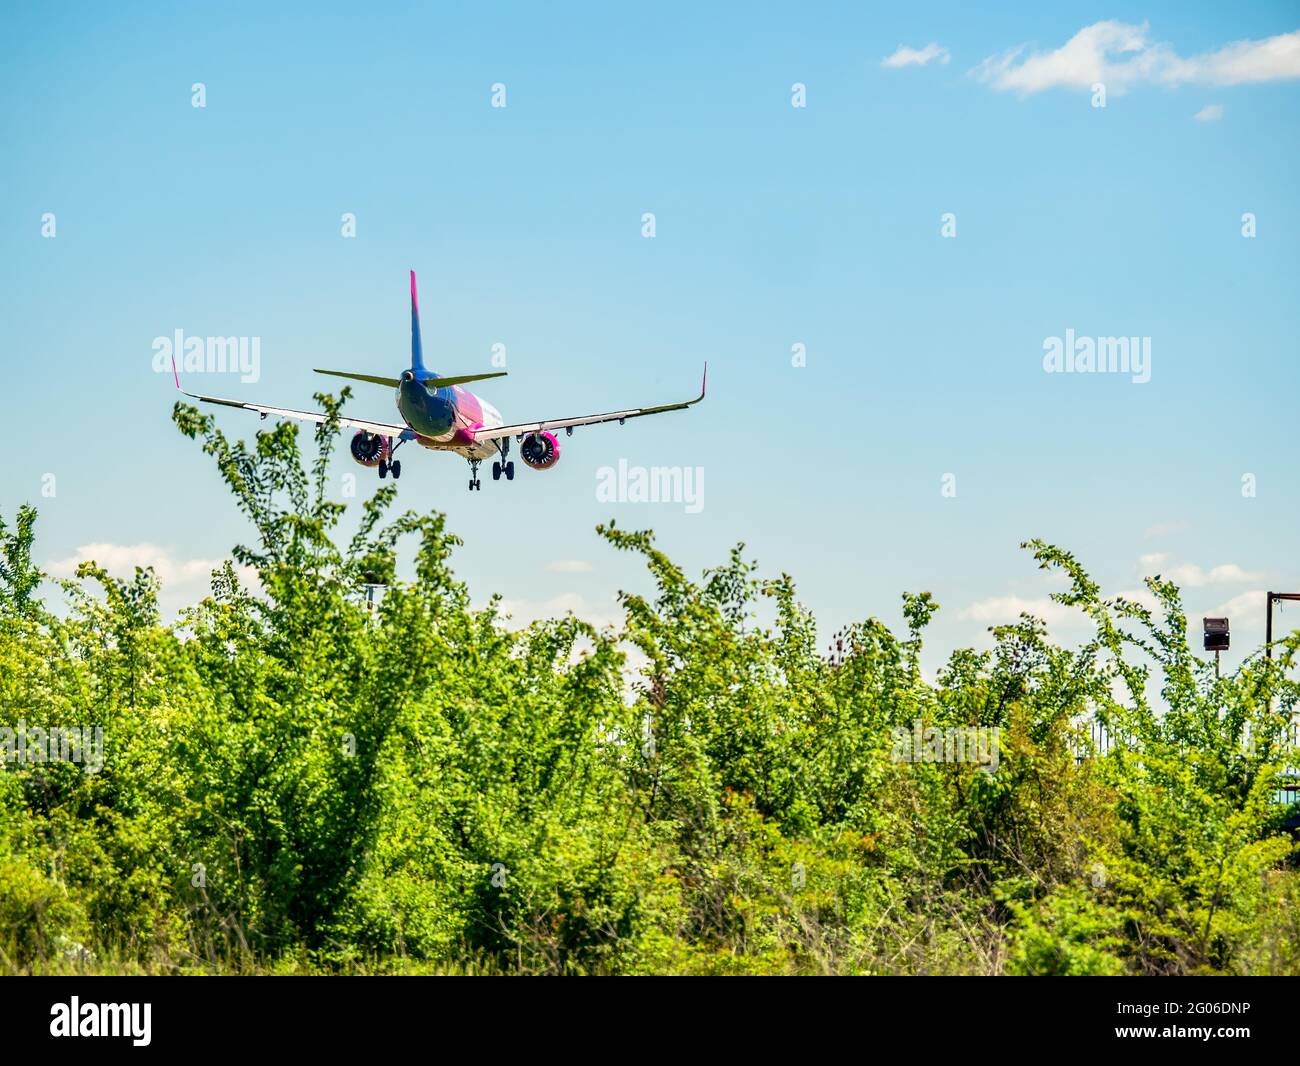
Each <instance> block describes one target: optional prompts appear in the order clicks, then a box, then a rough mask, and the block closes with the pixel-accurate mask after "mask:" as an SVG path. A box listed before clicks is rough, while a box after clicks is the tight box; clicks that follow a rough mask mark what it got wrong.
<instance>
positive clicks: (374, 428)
mask: <svg viewBox="0 0 1300 1066" xmlns="http://www.w3.org/2000/svg"><path fill="white" fill-rule="evenodd" d="M181 391H182V392H183V393H184V394H185V395H186V396H189V397H190V398H192V399H195V400H202V401H203V402H204V403H215V404H220V405H221V406H222V407H239V408H242V409H243V410H245V411H256V412H257V413H258V414H259V415H261V416H262V417H263V418H265V417H266V416H267V415H274V416H275V417H276V418H296V419H298V421H300V422H324V421H326V420H327V419H328V418H329V416H328V415H327V414H325V413H324V412H322V411H292V410H290V409H289V408H287V407H264V406H263V405H262V404H259V403H243V402H241V401H240V400H223V399H221V398H220V397H217V396H199V395H197V394H196V393H193V392H185V390H184V389H182V390H181ZM339 425H340V426H347V427H348V428H349V429H364V430H365V431H366V432H367V433H377V434H379V436H381V437H400V436H401V435H402V434H403V433H405V434H406V435H407V438H408V439H411V440H415V439H423V438H420V434H418V433H416V432H415V431H414V430H412V429H410V428H409V427H407V426H397V425H392V424H390V423H387V422H367V421H366V420H365V419H364V418H344V417H342V416H340V418H339Z"/></svg>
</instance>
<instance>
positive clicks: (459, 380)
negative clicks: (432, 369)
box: [316, 370, 506, 389]
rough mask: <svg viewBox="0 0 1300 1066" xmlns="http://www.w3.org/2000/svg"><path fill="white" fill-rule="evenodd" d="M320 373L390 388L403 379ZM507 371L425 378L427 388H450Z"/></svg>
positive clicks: (503, 374)
mask: <svg viewBox="0 0 1300 1066" xmlns="http://www.w3.org/2000/svg"><path fill="white" fill-rule="evenodd" d="M316 373H318V374H329V375H331V376H333V377H336V378H351V379H352V380H353V381H368V382H370V384H372V385H387V386H388V387H389V388H390V389H395V388H397V386H398V385H400V384H401V381H400V380H398V379H397V378H382V377H379V376H378V375H376V374H349V373H348V372H347V371H346V370H317V371H316ZM505 376H506V371H504V370H496V371H493V372H492V373H490V374H459V375H457V376H456V377H450V378H435V377H427V378H425V379H424V387H425V388H426V389H449V388H451V387H452V386H453V385H466V384H468V383H469V382H471V381H483V380H485V379H487V378H503V377H505Z"/></svg>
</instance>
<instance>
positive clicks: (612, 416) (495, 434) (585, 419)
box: [474, 363, 709, 440]
mask: <svg viewBox="0 0 1300 1066" xmlns="http://www.w3.org/2000/svg"><path fill="white" fill-rule="evenodd" d="M708 382H709V364H708V363H705V364H704V380H703V381H701V382H700V394H699V395H698V396H697V397H695V399H693V400H683V401H682V402H680V403H665V404H661V405H660V406H658V407H632V408H629V409H628V410H626V411H606V412H605V413H604V414H599V415H579V416H578V417H577V418H548V419H547V420H546V421H544V422H519V423H516V424H515V425H513V426H495V427H493V428H491V429H488V428H483V429H476V430H474V439H475V440H498V439H500V438H501V437H516V436H519V435H520V434H523V433H541V432H544V431H545V430H548V429H568V428H570V427H571V426H594V425H597V424H599V423H601V422H622V421H623V420H624V419H627V418H640V417H641V416H642V415H658V414H663V412H665V411H681V410H684V409H685V408H687V407H693V406H694V405H695V404H697V403H699V402H700V401H701V400H702V399H704V391H705V388H706V386H707V385H708Z"/></svg>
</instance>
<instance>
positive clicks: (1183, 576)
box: [1143, 556, 1264, 588]
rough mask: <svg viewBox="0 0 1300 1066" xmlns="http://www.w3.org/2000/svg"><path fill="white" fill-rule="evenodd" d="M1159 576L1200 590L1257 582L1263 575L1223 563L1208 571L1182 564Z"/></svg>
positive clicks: (1182, 585) (1189, 564)
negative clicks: (1206, 586)
mask: <svg viewBox="0 0 1300 1066" xmlns="http://www.w3.org/2000/svg"><path fill="white" fill-rule="evenodd" d="M1143 558H1146V557H1145V556H1144V557H1143ZM1160 576H1161V577H1164V578H1167V579H1168V580H1170V581H1172V582H1173V583H1174V584H1175V585H1178V586H1179V587H1180V588H1200V587H1201V586H1203V585H1244V584H1246V583H1248V582H1251V581H1259V580H1260V579H1261V578H1262V577H1263V576H1264V575H1263V574H1260V573H1257V572H1254V571H1251V570H1243V569H1242V568H1241V567H1240V566H1238V565H1237V564H1236V563H1223V564H1222V565H1221V566H1214V567H1211V568H1210V569H1209V570H1204V569H1202V568H1201V567H1199V566H1197V565H1196V564H1195V563H1182V564H1180V565H1178V566H1173V567H1170V568H1169V569H1168V570H1165V571H1163V572H1162V573H1161V575H1160Z"/></svg>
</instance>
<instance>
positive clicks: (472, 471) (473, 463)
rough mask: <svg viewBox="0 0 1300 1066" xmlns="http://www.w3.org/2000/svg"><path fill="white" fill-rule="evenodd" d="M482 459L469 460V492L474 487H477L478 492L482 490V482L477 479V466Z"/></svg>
mask: <svg viewBox="0 0 1300 1066" xmlns="http://www.w3.org/2000/svg"><path fill="white" fill-rule="evenodd" d="M482 461H483V460H482V459H471V460H470V461H469V490H470V492H473V491H474V490H475V489H477V490H478V491H479V492H482V491H483V482H481V481H480V480H479V479H478V467H479V463H481V462H482Z"/></svg>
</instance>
